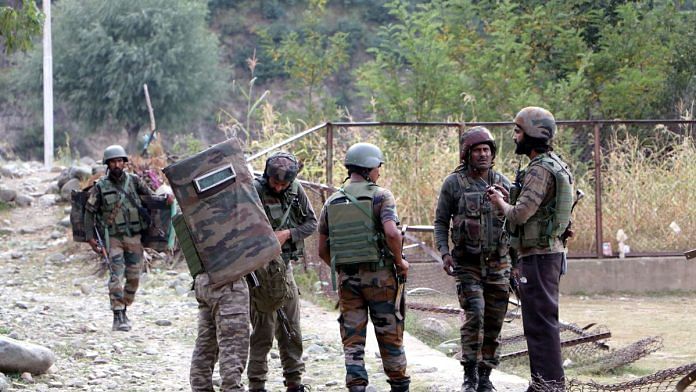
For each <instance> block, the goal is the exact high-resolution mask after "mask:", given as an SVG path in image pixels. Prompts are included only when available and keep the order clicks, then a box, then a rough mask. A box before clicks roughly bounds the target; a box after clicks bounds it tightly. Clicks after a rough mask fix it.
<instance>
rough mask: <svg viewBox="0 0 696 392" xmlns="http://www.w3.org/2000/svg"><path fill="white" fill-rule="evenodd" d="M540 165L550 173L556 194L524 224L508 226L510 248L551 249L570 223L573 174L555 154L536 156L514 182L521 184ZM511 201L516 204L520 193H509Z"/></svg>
mask: <svg viewBox="0 0 696 392" xmlns="http://www.w3.org/2000/svg"><path fill="white" fill-rule="evenodd" d="M536 165H539V166H541V167H543V168H544V169H546V170H548V171H549V172H550V173H552V174H553V177H554V179H555V182H556V189H555V190H556V195H555V197H554V198H553V200H551V201H550V202H549V203H547V204H546V205H542V206H539V209H537V211H536V213H535V214H534V215H532V216H531V217H530V218H529V219H528V220H527V222H525V223H524V225H519V226H514V227H511V229H510V231H511V239H510V240H511V245H512V246H513V247H515V248H550V247H551V246H553V243H554V240H555V239H556V238H559V237H560V235H561V234H563V232H564V231H565V230H566V228H567V227H568V224H569V223H570V213H571V209H572V206H573V175H572V174H571V173H570V169H569V168H568V165H567V164H566V163H565V162H563V161H562V160H561V159H560V158H559V157H558V155H556V154H554V153H552V152H549V153H545V154H540V155H538V156H536V157H535V158H534V159H532V161H531V162H530V163H529V166H527V168H526V169H525V170H524V171H522V172H520V173H519V174H518V180H517V181H516V182H519V183H523V182H524V176H525V175H526V173H527V172H528V170H529V168H531V167H533V166H536ZM510 196H511V198H510V202H511V203H512V204H513V205H514V204H515V203H516V202H517V197H518V196H519V192H513V193H511V195H510Z"/></svg>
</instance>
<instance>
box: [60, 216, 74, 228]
mask: <svg viewBox="0 0 696 392" xmlns="http://www.w3.org/2000/svg"><path fill="white" fill-rule="evenodd" d="M58 226H61V227H71V226H72V225H71V224H70V217H69V216H66V217H64V218H63V219H61V220H60V221H58Z"/></svg>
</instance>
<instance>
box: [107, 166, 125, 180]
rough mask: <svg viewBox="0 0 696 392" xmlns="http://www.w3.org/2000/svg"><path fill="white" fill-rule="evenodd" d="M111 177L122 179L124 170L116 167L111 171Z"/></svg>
mask: <svg viewBox="0 0 696 392" xmlns="http://www.w3.org/2000/svg"><path fill="white" fill-rule="evenodd" d="M109 175H110V176H111V177H113V178H115V179H119V178H121V176H122V175H123V169H121V168H118V167H115V168H113V169H109Z"/></svg>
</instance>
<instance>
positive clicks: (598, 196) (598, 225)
mask: <svg viewBox="0 0 696 392" xmlns="http://www.w3.org/2000/svg"><path fill="white" fill-rule="evenodd" d="M599 131H600V126H599V123H597V122H596V123H594V166H595V167H594V177H595V242H596V249H595V250H596V252H597V258H600V259H601V258H602V257H603V256H604V255H603V252H602V245H603V242H604V239H603V238H604V235H603V233H602V157H601V154H602V146H601V141H600V138H599Z"/></svg>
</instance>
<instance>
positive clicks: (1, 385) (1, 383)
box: [0, 373, 10, 392]
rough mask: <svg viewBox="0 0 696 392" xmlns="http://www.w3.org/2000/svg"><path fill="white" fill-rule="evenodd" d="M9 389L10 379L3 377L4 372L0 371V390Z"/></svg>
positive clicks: (1, 391) (5, 391) (2, 391)
mask: <svg viewBox="0 0 696 392" xmlns="http://www.w3.org/2000/svg"><path fill="white" fill-rule="evenodd" d="M9 390H10V381H9V380H8V379H7V377H5V375H4V374H2V373H0V392H7V391H9Z"/></svg>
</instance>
